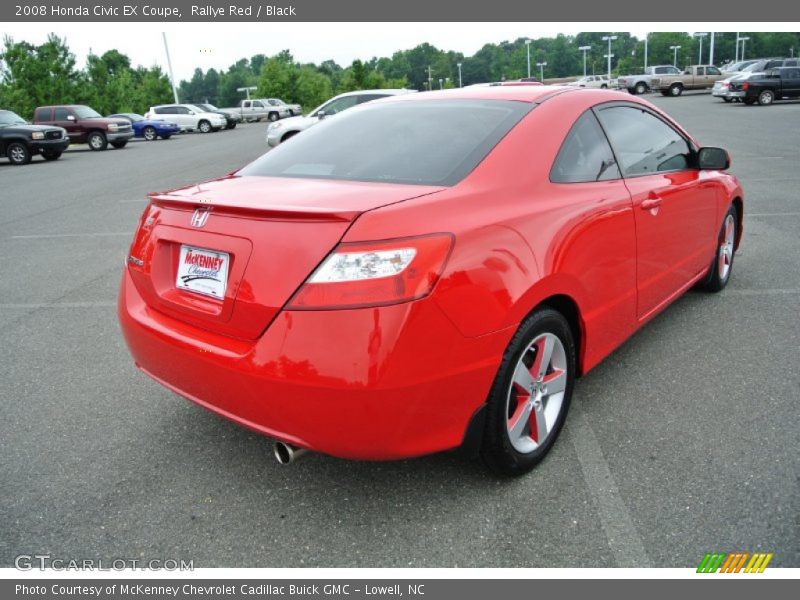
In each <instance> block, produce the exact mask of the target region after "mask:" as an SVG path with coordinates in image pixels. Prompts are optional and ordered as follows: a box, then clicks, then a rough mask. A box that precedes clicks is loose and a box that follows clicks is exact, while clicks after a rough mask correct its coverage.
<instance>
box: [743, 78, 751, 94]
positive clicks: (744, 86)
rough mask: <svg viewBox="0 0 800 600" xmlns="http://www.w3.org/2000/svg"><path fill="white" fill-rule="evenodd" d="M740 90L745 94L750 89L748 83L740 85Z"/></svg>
mask: <svg viewBox="0 0 800 600" xmlns="http://www.w3.org/2000/svg"><path fill="white" fill-rule="evenodd" d="M742 89H743V90H744V91H745V92H746V91H747V90H749V89H750V84H749V83H747V82H746V81H745V82H744V83H743V84H742Z"/></svg>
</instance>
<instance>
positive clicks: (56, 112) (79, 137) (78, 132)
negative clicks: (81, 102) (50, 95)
mask: <svg viewBox="0 0 800 600" xmlns="http://www.w3.org/2000/svg"><path fill="white" fill-rule="evenodd" d="M53 124H54V125H58V126H59V127H63V128H64V129H66V130H67V135H68V136H69V139H70V140H71V141H72V142H84V141H86V132H85V131H84V130H83V127H82V126H81V125H80V123H79V119H78V116H77V115H76V114H75V112H74V111H73V110H72V109H70V108H67V107H65V106H57V107H56V108H55V109H53Z"/></svg>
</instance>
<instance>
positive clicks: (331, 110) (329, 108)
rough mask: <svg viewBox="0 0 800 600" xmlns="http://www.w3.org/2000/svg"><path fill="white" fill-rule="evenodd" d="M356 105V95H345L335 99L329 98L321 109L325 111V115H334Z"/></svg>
mask: <svg viewBox="0 0 800 600" xmlns="http://www.w3.org/2000/svg"><path fill="white" fill-rule="evenodd" d="M355 105H356V96H345V97H344V98H339V99H337V100H331V101H330V102H328V103H327V104H326V105H325V106H323V107H322V109H321V110H324V111H325V114H326V115H335V114H336V113H339V112H342V111H343V110H347V109H348V108H351V107H353V106H355Z"/></svg>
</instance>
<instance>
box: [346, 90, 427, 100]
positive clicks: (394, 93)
mask: <svg viewBox="0 0 800 600" xmlns="http://www.w3.org/2000/svg"><path fill="white" fill-rule="evenodd" d="M414 92H416V90H404V89H388V88H387V89H377V90H353V91H352V92H345V93H343V94H339V95H338V96H336V98H344V97H346V96H355V95H358V94H384V95H386V96H399V95H402V94H411V93H414Z"/></svg>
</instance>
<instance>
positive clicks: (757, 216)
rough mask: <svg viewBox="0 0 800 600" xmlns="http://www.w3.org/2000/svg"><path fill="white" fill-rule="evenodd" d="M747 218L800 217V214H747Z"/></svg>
mask: <svg viewBox="0 0 800 600" xmlns="http://www.w3.org/2000/svg"><path fill="white" fill-rule="evenodd" d="M745 214H746V216H747V218H750V217H756V218H761V217H800V212H782V213H749V214H748V213H745Z"/></svg>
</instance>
